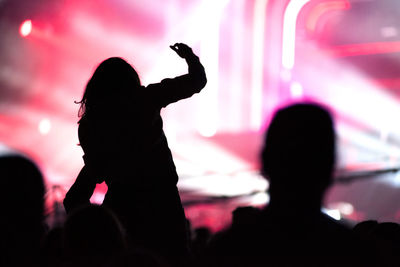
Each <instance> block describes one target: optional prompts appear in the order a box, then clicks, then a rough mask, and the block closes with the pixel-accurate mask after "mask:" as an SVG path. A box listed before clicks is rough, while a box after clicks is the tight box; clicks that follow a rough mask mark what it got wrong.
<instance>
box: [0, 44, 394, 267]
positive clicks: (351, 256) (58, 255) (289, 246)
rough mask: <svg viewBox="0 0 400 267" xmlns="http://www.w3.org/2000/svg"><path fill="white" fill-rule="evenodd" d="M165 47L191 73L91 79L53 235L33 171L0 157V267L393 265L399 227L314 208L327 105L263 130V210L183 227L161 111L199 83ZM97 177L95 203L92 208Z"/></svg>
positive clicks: (330, 134)
mask: <svg viewBox="0 0 400 267" xmlns="http://www.w3.org/2000/svg"><path fill="white" fill-rule="evenodd" d="M171 49H173V50H174V51H175V52H176V53H177V54H178V55H179V56H180V57H182V58H183V59H185V60H186V62H187V64H188V73H187V74H185V75H182V76H178V77H176V78H173V79H164V80H162V81H161V82H160V83H156V84H151V85H149V86H147V87H144V86H142V85H141V84H140V79H139V76H138V74H137V73H136V71H135V70H134V69H133V68H132V66H131V65H129V64H128V63H127V62H126V61H125V60H123V59H121V58H110V59H107V60H105V61H103V62H102V63H101V64H100V65H99V67H98V68H97V69H96V71H95V72H94V74H93V76H92V78H91V79H90V80H89V82H88V84H87V86H86V89H85V93H84V95H83V98H82V100H81V101H79V102H78V103H79V104H80V105H81V106H80V112H79V115H80V120H79V129H78V134H79V140H80V145H81V147H82V150H83V152H84V157H83V160H84V167H83V168H82V170H81V171H80V173H79V175H78V177H77V179H76V181H75V183H74V184H73V185H72V186H71V188H70V190H69V191H68V193H67V194H66V197H65V199H64V206H65V210H66V211H67V218H66V220H65V222H64V224H63V225H62V226H61V227H55V228H52V229H49V228H48V227H47V226H46V224H45V215H44V214H45V210H44V199H45V194H46V193H45V191H46V190H45V185H44V181H43V177H42V174H41V172H40V171H39V169H38V168H37V166H36V165H35V164H34V163H33V162H32V161H31V160H29V159H28V158H26V157H23V156H19V155H6V156H2V157H0V173H1V179H0V205H1V206H0V207H1V213H2V218H1V220H0V223H1V228H0V229H1V234H0V242H1V249H0V266H43V267H50V266H55V267H69V266H107V267H108V266H117V267H119V266H121V267H122V266H124V267H125V266H126V267H128V266H139V267H142V266H150V267H153V266H154V267H161V266H171V267H173V266H178V267H181V266H182V267H183V266H195V267H202V266H400V253H399V251H400V250H399V249H400V226H399V225H398V224H397V223H391V222H384V223H379V222H377V221H372V220H371V221H365V222H361V223H359V224H357V225H356V226H355V227H354V228H353V229H351V228H349V227H348V226H346V225H343V224H341V223H340V222H338V221H335V220H333V219H332V218H331V217H329V216H327V215H325V214H324V213H323V212H321V208H322V204H323V198H324V194H325V191H326V189H327V188H328V187H329V186H330V185H331V183H332V174H333V171H334V166H335V161H336V140H335V137H336V134H335V129H334V122H333V120H332V117H331V115H330V113H329V111H328V109H327V108H324V107H323V106H321V105H318V104H315V103H298V104H293V105H290V106H287V107H283V108H281V109H280V110H278V111H277V112H276V114H275V115H274V117H273V119H272V121H271V123H270V125H269V128H268V130H267V132H266V134H265V139H264V145H263V147H262V148H260V150H261V153H260V162H261V172H262V174H263V176H264V177H265V178H266V179H268V181H269V183H270V187H269V192H268V193H269V195H270V202H269V203H268V205H267V206H266V207H265V208H263V209H258V208H255V207H240V208H237V209H236V210H235V211H234V212H233V214H232V215H233V216H232V218H233V219H232V223H231V225H230V226H229V227H228V228H227V229H225V230H223V231H220V232H218V233H212V232H211V231H210V230H209V229H207V228H205V227H204V228H197V229H194V230H193V229H190V223H189V222H188V220H187V219H186V218H185V215H184V210H183V207H182V204H181V200H180V197H179V192H178V189H177V187H176V183H177V181H178V175H177V173H176V170H175V165H174V162H173V159H172V155H171V152H170V150H169V148H168V143H167V139H166V137H165V135H164V132H163V130H162V125H163V122H162V118H161V116H160V110H161V108H163V107H166V106H167V105H169V104H170V103H174V102H176V101H178V100H181V99H185V98H188V97H191V96H192V95H193V94H195V93H198V92H200V91H201V89H202V88H203V87H204V86H205V85H206V82H207V80H206V76H205V72H204V68H203V66H202V65H201V63H200V61H199V58H198V57H197V56H196V55H195V54H194V53H193V52H192V49H191V48H190V47H188V46H186V45H184V44H179V43H178V44H175V45H173V46H171ZM104 181H105V182H106V184H107V186H108V191H107V194H106V196H105V200H104V202H103V204H102V205H94V204H91V203H90V201H89V199H90V197H91V195H92V194H93V191H94V188H95V186H96V184H98V183H102V182H104ZM227 186H229V185H227Z"/></svg>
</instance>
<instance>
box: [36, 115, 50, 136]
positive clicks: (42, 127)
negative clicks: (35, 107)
mask: <svg viewBox="0 0 400 267" xmlns="http://www.w3.org/2000/svg"><path fill="white" fill-rule="evenodd" d="M38 130H39V133H41V134H42V135H47V134H48V133H49V132H50V130H51V122H50V120H49V119H42V120H41V121H40V122H39V126H38Z"/></svg>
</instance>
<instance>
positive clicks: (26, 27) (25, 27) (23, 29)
mask: <svg viewBox="0 0 400 267" xmlns="http://www.w3.org/2000/svg"><path fill="white" fill-rule="evenodd" d="M31 32H32V21H31V20H30V19H27V20H25V21H24V22H22V23H21V26H20V27H19V34H21V36H22V37H27V36H28V35H29V34H31Z"/></svg>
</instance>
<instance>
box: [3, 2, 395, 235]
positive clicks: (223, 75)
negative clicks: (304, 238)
mask: <svg viewBox="0 0 400 267" xmlns="http://www.w3.org/2000/svg"><path fill="white" fill-rule="evenodd" d="M399 16H400V2H399V1H396V0H218V1H215V0H146V1H139V0H96V1H94V0H92V1H91V0H34V1H24V0H0V35H1V37H0V40H1V41H0V153H10V152H13V153H22V154H25V155H27V156H29V157H31V158H33V159H34V160H35V161H36V162H37V163H38V165H39V166H40V168H41V169H42V171H43V173H44V175H45V178H46V183H47V187H48V193H47V202H48V213H49V221H50V223H57V220H59V218H58V217H57V216H60V215H59V214H62V206H61V202H62V199H63V197H64V194H65V192H66V191H67V190H68V188H69V187H70V186H71V185H72V183H73V182H74V179H75V178H76V176H77V174H78V172H79V170H80V168H81V167H82V166H83V160H82V154H83V153H82V150H81V148H80V147H79V146H78V145H77V144H78V136H77V128H78V127H77V126H78V125H77V121H78V108H79V106H78V105H76V104H74V101H79V100H80V99H81V97H82V94H83V90H84V88H85V85H86V82H87V81H88V79H89V78H90V77H91V75H92V73H93V71H94V69H95V68H96V66H97V65H98V64H99V63H100V62H101V61H102V60H104V59H106V58H108V57H112V56H119V57H123V58H125V59H126V60H127V61H129V62H130V63H131V64H132V65H133V66H134V67H135V68H136V70H137V71H138V73H139V74H140V77H141V80H142V83H143V84H144V85H148V84H150V83H155V82H159V81H161V79H163V78H166V77H175V76H178V75H181V74H184V73H185V72H186V71H187V67H186V64H185V62H184V60H182V59H181V58H179V57H178V56H177V55H176V54H175V53H174V52H173V51H172V50H171V49H170V48H169V45H171V44H174V43H176V42H184V43H187V44H188V45H190V46H191V47H193V50H194V51H195V53H196V54H197V55H199V56H200V59H201V61H202V63H203V64H204V66H205V68H206V72H207V76H208V84H207V86H206V87H205V89H204V91H203V92H201V93H200V94H198V95H195V96H193V97H192V98H191V99H188V100H185V101H181V102H178V103H176V104H173V105H170V106H168V107H167V108H166V109H164V110H163V111H162V112H163V113H162V115H163V118H164V125H165V126H164V127H165V128H164V130H165V132H166V135H167V137H168V141H169V144H170V148H171V150H172V152H173V156H174V159H175V163H176V166H177V170H178V173H179V175H180V181H179V184H178V185H179V189H180V192H181V197H182V201H183V204H184V206H185V211H186V215H187V217H188V218H189V219H190V220H191V222H192V224H193V226H195V227H199V226H208V227H209V228H211V229H212V230H213V231H216V230H219V229H222V228H223V227H224V226H226V225H227V224H229V222H230V220H231V212H232V210H234V209H235V208H236V207H238V206H246V205H253V206H258V207H261V206H263V205H265V204H267V203H268V199H269V197H268V195H267V194H266V193H265V191H266V189H267V188H268V182H267V181H266V180H264V179H263V178H262V177H261V176H260V175H259V162H258V156H259V151H260V149H261V146H262V141H263V134H264V132H265V129H266V128H267V127H268V123H269V121H270V119H271V116H272V115H273V113H274V111H275V110H276V108H277V107H280V106H283V105H287V104H289V103H292V102H297V101H304V100H306V101H309V100H311V101H316V102H319V103H322V104H323V105H325V106H326V107H328V108H329V109H330V110H331V111H332V113H333V114H334V117H335V120H336V128H337V133H338V141H339V148H338V155H339V158H338V163H337V172H336V173H335V183H334V184H333V186H332V188H331V189H330V190H329V192H328V194H327V197H326V200H325V211H326V212H327V213H328V214H330V215H331V216H332V217H334V218H336V219H338V220H344V221H346V222H349V223H355V222H358V221H360V220H366V219H377V220H380V221H396V222H400V206H399V205H398V203H400V188H399V187H400V173H399V167H400V122H399V120H398V116H399V115H400V53H399V52H400V22H399V20H398V17H399ZM132 123H134V121H132ZM106 190H107V188H106V185H105V184H101V185H99V186H98V187H97V189H96V192H95V194H94V195H93V198H92V201H93V202H96V203H99V202H101V201H102V199H103V198H104V193H105V192H106Z"/></svg>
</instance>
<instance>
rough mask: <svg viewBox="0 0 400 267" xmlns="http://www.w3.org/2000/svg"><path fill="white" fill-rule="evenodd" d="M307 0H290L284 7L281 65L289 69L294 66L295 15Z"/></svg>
mask: <svg viewBox="0 0 400 267" xmlns="http://www.w3.org/2000/svg"><path fill="white" fill-rule="evenodd" d="M309 1H310V0H291V1H290V2H289V4H288V5H287V7H286V9H285V13H284V16H283V35H282V66H283V67H284V68H285V69H288V70H291V69H292V68H293V66H294V58H295V48H296V46H295V45H296V22H297V17H298V15H299V13H300V11H301V9H302V8H303V7H304V5H305V4H307V3H308V2H309Z"/></svg>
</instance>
